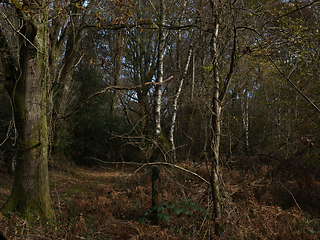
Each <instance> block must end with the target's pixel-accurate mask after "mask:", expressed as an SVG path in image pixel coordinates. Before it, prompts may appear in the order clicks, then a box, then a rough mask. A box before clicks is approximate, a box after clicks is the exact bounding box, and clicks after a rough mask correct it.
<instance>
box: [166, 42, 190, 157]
mask: <svg viewBox="0 0 320 240" xmlns="http://www.w3.org/2000/svg"><path fill="white" fill-rule="evenodd" d="M191 54H192V46H191V47H190V50H189V53H188V59H187V62H186V66H185V68H184V72H183V75H182V77H181V80H180V84H179V87H178V89H177V92H176V95H175V96H174V100H173V113H172V118H171V124H170V133H169V142H170V145H171V159H172V161H173V162H176V161H177V154H176V146H175V143H174V129H175V126H176V118H177V111H178V99H179V96H180V94H181V90H182V86H183V82H184V78H185V76H186V75H187V72H188V68H189V65H190V59H191Z"/></svg>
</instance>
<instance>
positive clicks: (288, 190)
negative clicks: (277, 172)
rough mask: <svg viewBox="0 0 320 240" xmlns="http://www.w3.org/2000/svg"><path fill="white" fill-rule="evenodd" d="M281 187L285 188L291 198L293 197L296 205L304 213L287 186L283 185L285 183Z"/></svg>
mask: <svg viewBox="0 0 320 240" xmlns="http://www.w3.org/2000/svg"><path fill="white" fill-rule="evenodd" d="M281 185H282V186H283V187H284V189H286V190H287V191H288V192H289V193H290V194H291V196H292V198H293V200H294V202H295V203H296V205H297V207H298V208H299V210H300V211H302V209H301V208H300V206H299V204H298V203H297V201H296V199H295V197H294V196H293V194H292V192H290V190H289V189H288V188H286V186H285V185H283V183H281Z"/></svg>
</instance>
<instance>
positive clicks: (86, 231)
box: [0, 163, 320, 239]
mask: <svg viewBox="0 0 320 240" xmlns="http://www.w3.org/2000/svg"><path fill="white" fill-rule="evenodd" d="M181 166H182V167H184V168H187V169H189V170H192V171H194V172H196V173H198V174H199V175H201V176H203V177H204V178H208V174H207V168H206V166H205V165H194V164H191V163H185V164H181ZM134 170H135V169H134V168H132V167H130V168H128V167H127V168H125V167H122V166H121V167H119V168H117V169H116V168H108V169H105V168H104V169H102V168H100V169H98V168H96V169H92V168H91V169H89V168H83V167H77V166H69V168H65V169H59V170H57V169H51V170H50V178H51V183H50V188H51V195H52V200H53V204H54V209H55V214H56V215H55V217H56V219H55V221H52V222H42V221H41V220H40V219H37V218H35V220H34V223H33V224H32V226H31V225H30V224H29V223H28V222H27V221H25V220H24V219H21V218H19V217H18V216H17V215H14V214H11V215H6V216H3V215H0V229H1V231H2V232H3V233H4V234H5V235H6V236H7V237H8V238H9V239H215V237H214V227H213V223H212V221H210V220H208V219H206V218H205V217H204V213H201V212H199V211H190V214H189V215H186V214H184V213H182V214H180V215H179V216H177V215H176V214H174V213H173V214H171V213H170V212H166V213H167V214H168V215H169V216H170V222H169V223H167V222H165V221H163V220H162V221H161V222H160V223H159V225H152V224H150V223H143V224H140V223H139V218H140V217H142V216H143V212H144V211H145V210H146V209H148V208H149V207H151V172H150V170H149V169H147V168H146V169H144V170H143V171H139V172H138V173H136V174H132V173H133V172H134ZM273 171H274V169H273V168H271V167H268V166H261V167H256V168H255V170H254V171H253V170H252V169H251V170H250V169H247V170H245V171H244V170H241V169H238V170H237V169H235V168H234V169H223V186H222V193H223V201H222V205H223V209H224V211H223V222H224V233H223V236H222V239H319V236H320V222H319V220H317V219H318V218H319V216H320V213H319V212H317V211H319V209H317V208H314V207H313V208H311V207H310V206H308V205H307V204H306V203H305V202H304V201H303V199H302V198H301V193H302V192H306V191H308V192H307V193H310V194H312V192H313V194H314V198H315V199H317V197H319V195H320V187H319V186H320V184H319V182H318V181H317V180H316V179H315V178H314V176H309V177H307V178H306V179H304V180H302V179H301V178H299V177H298V175H297V176H296V178H293V179H290V180H287V181H283V182H282V183H281V184H280V182H279V181H280V178H279V179H275V178H273V177H272V173H273ZM303 176H304V175H303ZM301 181H302V182H303V181H304V182H303V184H302V183H301ZM307 181H309V183H306V182H307ZM0 186H2V187H1V188H0V206H1V205H2V204H4V202H5V200H6V198H7V197H8V195H9V193H10V188H11V186H12V176H9V175H7V174H5V173H4V172H2V173H1V176H0ZM161 186H162V189H163V191H162V193H161V199H160V201H161V202H164V203H168V204H169V203H174V204H179V203H182V201H184V200H186V199H188V198H189V199H191V200H192V201H193V202H194V203H196V205H199V206H201V207H203V208H205V209H207V210H208V211H209V212H210V211H211V210H212V206H211V197H210V192H209V189H208V186H207V185H206V184H205V183H203V182H202V181H201V180H200V179H198V178H196V177H195V176H190V175H188V174H187V173H185V172H182V171H180V170H177V169H169V168H165V167H161ZM283 186H285V188H284V187H283ZM307 193H305V195H306V196H308V197H310V196H311V195H308V194H307ZM297 194H298V195H297ZM299 194H300V195H299ZM293 198H296V202H297V203H298V204H299V205H297V204H296V203H295V202H294V201H293ZM310 201H315V200H311V199H310ZM298 206H299V207H301V208H302V210H303V211H300V210H299V208H298ZM308 211H309V212H308ZM311 213H312V214H313V215H311ZM317 214H319V215H317ZM312 218H314V220H312Z"/></svg>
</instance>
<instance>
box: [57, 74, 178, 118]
mask: <svg viewBox="0 0 320 240" xmlns="http://www.w3.org/2000/svg"><path fill="white" fill-rule="evenodd" d="M172 78H173V76H171V77H169V78H168V79H166V80H165V81H163V82H162V83H157V82H146V83H144V84H141V85H138V86H134V87H119V86H109V87H106V88H105V89H103V90H102V91H100V92H96V93H94V94H92V95H91V96H90V97H88V98H87V99H86V100H85V101H84V102H83V103H81V104H80V105H79V106H78V107H76V108H75V109H74V110H73V111H72V112H71V113H69V114H67V115H65V116H62V117H60V120H63V119H66V118H69V117H71V116H72V115H73V114H75V113H76V112H78V111H79V110H80V109H81V108H82V107H83V106H84V105H86V104H87V103H88V102H89V101H90V99H92V98H94V97H96V96H99V95H101V94H103V93H105V92H107V91H108V90H111V89H114V90H118V91H130V90H134V89H137V88H142V87H144V86H146V85H162V84H164V83H166V82H168V81H169V80H171V79H172Z"/></svg>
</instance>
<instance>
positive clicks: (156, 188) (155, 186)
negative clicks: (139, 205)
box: [152, 167, 160, 224]
mask: <svg viewBox="0 0 320 240" xmlns="http://www.w3.org/2000/svg"><path fill="white" fill-rule="evenodd" d="M159 192H160V170H159V168H158V167H153V168H152V206H158V204H159ZM153 220H154V223H156V224H157V223H158V218H157V210H155V211H154V212H153Z"/></svg>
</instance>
